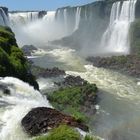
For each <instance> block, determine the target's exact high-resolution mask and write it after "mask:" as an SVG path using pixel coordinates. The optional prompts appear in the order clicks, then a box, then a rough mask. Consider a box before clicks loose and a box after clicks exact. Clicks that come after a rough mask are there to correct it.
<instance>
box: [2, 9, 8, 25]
mask: <svg viewBox="0 0 140 140" xmlns="http://www.w3.org/2000/svg"><path fill="white" fill-rule="evenodd" d="M0 25H3V26H8V25H9V19H8V17H7V15H6V14H5V12H4V10H3V9H2V8H0Z"/></svg>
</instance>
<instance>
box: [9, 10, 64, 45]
mask: <svg viewBox="0 0 140 140" xmlns="http://www.w3.org/2000/svg"><path fill="white" fill-rule="evenodd" d="M31 15H33V17H34V18H31ZM9 18H10V26H11V28H12V29H13V31H14V33H15V35H16V39H17V41H18V44H19V46H23V45H27V44H32V45H37V46H46V44H47V43H48V41H52V40H56V39H59V38H61V37H63V36H65V34H66V30H65V31H64V30H62V28H61V25H60V23H59V22H56V20H55V11H48V12H47V15H45V16H44V17H43V18H42V19H38V12H32V13H31V12H25V13H24V12H22V13H9ZM63 29H64V27H63Z"/></svg>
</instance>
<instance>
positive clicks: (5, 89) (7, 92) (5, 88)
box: [0, 83, 10, 95]
mask: <svg viewBox="0 0 140 140" xmlns="http://www.w3.org/2000/svg"><path fill="white" fill-rule="evenodd" d="M0 90H1V91H2V92H3V93H4V94H5V95H10V90H9V89H8V86H7V85H6V84H4V83H0Z"/></svg>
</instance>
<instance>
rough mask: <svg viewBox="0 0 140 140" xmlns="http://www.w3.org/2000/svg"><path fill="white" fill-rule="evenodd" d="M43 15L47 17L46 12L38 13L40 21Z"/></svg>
mask: <svg viewBox="0 0 140 140" xmlns="http://www.w3.org/2000/svg"><path fill="white" fill-rule="evenodd" d="M45 15H47V11H39V13H38V18H40V19H42V18H43V17H44V16H45Z"/></svg>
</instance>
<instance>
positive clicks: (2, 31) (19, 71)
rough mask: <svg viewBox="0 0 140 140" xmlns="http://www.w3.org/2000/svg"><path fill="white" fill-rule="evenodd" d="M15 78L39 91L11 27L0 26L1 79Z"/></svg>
mask: <svg viewBox="0 0 140 140" xmlns="http://www.w3.org/2000/svg"><path fill="white" fill-rule="evenodd" d="M5 76H13V77H17V78H19V79H21V80H23V81H24V82H27V83H29V84H30V85H32V86H34V88H35V89H39V87H38V84H37V82H36V81H35V77H34V76H33V75H32V74H31V73H30V71H29V66H28V63H27V60H26V58H25V57H24V55H23V52H22V51H21V49H20V48H18V45H17V43H16V39H15V35H14V33H13V32H12V30H11V29H10V28H9V27H3V26H0V77H5Z"/></svg>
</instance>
